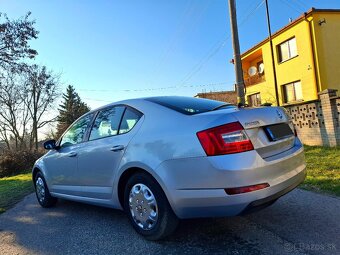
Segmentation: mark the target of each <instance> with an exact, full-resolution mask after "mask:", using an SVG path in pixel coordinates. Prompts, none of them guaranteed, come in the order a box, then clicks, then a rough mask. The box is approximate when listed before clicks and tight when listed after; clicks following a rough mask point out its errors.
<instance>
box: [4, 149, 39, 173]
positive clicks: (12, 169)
mask: <svg viewBox="0 0 340 255" xmlns="http://www.w3.org/2000/svg"><path fill="white" fill-rule="evenodd" d="M41 155H42V152H39V151H38V152H37V151H5V152H2V153H0V178H1V177H5V176H12V175H16V174H19V173H22V172H23V171H25V170H27V169H30V168H32V166H33V164H34V162H35V161H36V160H37V159H38V158H39V157H41Z"/></svg>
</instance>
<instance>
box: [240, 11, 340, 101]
mask: <svg viewBox="0 0 340 255" xmlns="http://www.w3.org/2000/svg"><path fill="white" fill-rule="evenodd" d="M272 44H273V59H274V65H275V70H276V81H277V86H276V89H275V80H274V72H273V64H272V57H271V50H270V42H269V38H267V39H265V40H264V41H262V42H260V43H259V44H257V45H255V46H254V47H252V48H251V49H249V50H248V51H246V52H244V53H243V54H242V67H243V74H244V81H245V88H246V101H247V103H248V104H249V105H251V106H258V105H260V104H264V103H272V104H273V105H276V104H277V103H276V102H277V100H276V94H277V95H278V101H279V104H280V105H286V104H294V103H300V102H307V101H312V100H316V99H318V92H320V91H322V90H325V89H338V90H339V91H340V9H336V10H331V9H314V8H312V9H310V10H309V11H308V12H306V13H304V15H302V16H301V17H299V18H298V19H296V20H294V21H292V22H291V23H289V24H288V25H287V26H285V27H283V28H282V29H280V30H279V31H277V32H276V33H274V34H273V35H272Z"/></svg>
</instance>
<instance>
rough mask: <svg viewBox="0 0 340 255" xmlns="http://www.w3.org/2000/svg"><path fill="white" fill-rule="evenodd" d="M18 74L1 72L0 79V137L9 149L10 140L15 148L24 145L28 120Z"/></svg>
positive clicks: (20, 147) (21, 147)
mask: <svg viewBox="0 0 340 255" xmlns="http://www.w3.org/2000/svg"><path fill="white" fill-rule="evenodd" d="M19 80H20V75H19V74H18V73H13V72H8V71H7V72H3V76H2V79H1V80H0V107H1V111H0V139H2V140H4V141H5V143H6V145H7V148H8V149H11V143H10V140H12V141H14V147H15V149H23V148H24V147H25V146H26V143H25V135H26V134H27V130H26V128H27V125H28V123H29V121H30V116H29V114H28V109H27V107H26V106H25V105H24V104H23V99H22V96H21V89H20V88H21V87H20V81H19Z"/></svg>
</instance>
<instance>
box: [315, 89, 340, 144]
mask: <svg viewBox="0 0 340 255" xmlns="http://www.w3.org/2000/svg"><path fill="white" fill-rule="evenodd" d="M336 96H337V90H336V89H326V90H323V91H321V92H319V97H320V101H321V107H322V113H323V116H324V122H325V127H323V128H324V129H325V132H322V133H323V134H322V136H324V137H323V138H324V139H323V140H324V141H328V144H324V145H326V146H327V145H328V146H331V147H333V146H337V145H338V144H339V139H337V138H338V136H337V129H338V127H337V126H338V119H337V117H338V116H337V115H338V114H337V113H338V111H337V106H336V100H332V98H335V97H336Z"/></svg>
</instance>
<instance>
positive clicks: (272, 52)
mask: <svg viewBox="0 0 340 255" xmlns="http://www.w3.org/2000/svg"><path fill="white" fill-rule="evenodd" d="M265 2H266V13H267V24H268V34H269V44H270V53H271V58H272V66H273V75H274V86H275V97H276V104H277V106H279V105H280V100H279V92H278V89H277V79H276V67H275V60H274V50H273V42H272V30H271V28H270V17H269V8H268V0H266V1H265Z"/></svg>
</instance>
